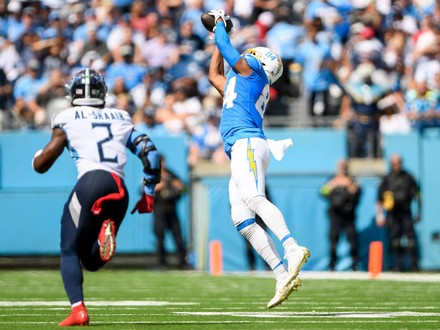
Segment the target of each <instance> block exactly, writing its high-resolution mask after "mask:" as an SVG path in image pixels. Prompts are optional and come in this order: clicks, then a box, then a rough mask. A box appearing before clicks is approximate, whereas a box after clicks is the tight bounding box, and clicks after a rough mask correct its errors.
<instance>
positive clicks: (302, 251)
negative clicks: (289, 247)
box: [285, 246, 310, 284]
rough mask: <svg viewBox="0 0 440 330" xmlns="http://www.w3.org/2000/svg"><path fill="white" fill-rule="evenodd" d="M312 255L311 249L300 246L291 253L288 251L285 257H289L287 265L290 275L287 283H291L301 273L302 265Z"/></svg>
mask: <svg viewBox="0 0 440 330" xmlns="http://www.w3.org/2000/svg"><path fill="white" fill-rule="evenodd" d="M309 257H310V251H309V249H307V248H305V247H303V246H298V247H297V248H296V249H295V250H293V251H292V252H290V253H286V255H285V258H286V259H287V266H288V272H289V277H288V280H287V282H286V284H290V283H289V282H290V281H293V280H294V279H295V278H296V277H297V276H298V274H299V271H300V270H301V267H302V266H303V265H304V264H305V263H306V261H307V259H309Z"/></svg>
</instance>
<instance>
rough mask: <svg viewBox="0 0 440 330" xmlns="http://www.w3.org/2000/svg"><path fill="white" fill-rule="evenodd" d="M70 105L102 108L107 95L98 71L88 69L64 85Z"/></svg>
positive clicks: (105, 85)
mask: <svg viewBox="0 0 440 330" xmlns="http://www.w3.org/2000/svg"><path fill="white" fill-rule="evenodd" d="M65 87H66V90H67V92H68V93H69V95H68V96H67V97H68V98H70V99H71V100H72V101H71V103H72V105H88V106H93V107H102V106H104V104H105V97H106V95H107V84H106V83H105V81H104V78H103V77H102V76H101V74H100V73H99V72H98V71H95V70H91V69H89V68H86V69H83V70H81V71H79V72H77V73H76V74H75V75H74V76H73V77H72V80H71V81H70V83H68V84H66V85H65Z"/></svg>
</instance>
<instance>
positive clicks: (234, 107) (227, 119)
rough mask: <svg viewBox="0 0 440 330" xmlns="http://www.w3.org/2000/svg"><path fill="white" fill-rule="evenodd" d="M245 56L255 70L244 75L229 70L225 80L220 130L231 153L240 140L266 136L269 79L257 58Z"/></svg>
mask: <svg viewBox="0 0 440 330" xmlns="http://www.w3.org/2000/svg"><path fill="white" fill-rule="evenodd" d="M245 59H246V60H247V61H248V63H249V65H250V67H251V68H252V69H253V70H254V71H253V72H252V74H251V75H250V76H247V77H243V76H241V75H239V74H237V73H236V72H235V71H234V70H230V71H229V73H228V75H227V79H226V86H225V91H224V93H225V97H224V99H223V110H222V116H221V121H220V133H221V135H222V138H223V141H224V143H225V152H226V154H228V155H229V153H230V150H231V148H232V145H233V144H234V143H235V141H237V140H238V139H242V138H247V137H261V138H263V139H265V138H266V137H265V135H264V132H263V118H264V113H265V111H266V106H267V103H268V102H269V95H270V94H269V82H268V80H267V77H266V73H265V72H264V70H263V67H262V65H261V63H260V62H259V61H258V60H257V59H256V58H254V57H252V56H245Z"/></svg>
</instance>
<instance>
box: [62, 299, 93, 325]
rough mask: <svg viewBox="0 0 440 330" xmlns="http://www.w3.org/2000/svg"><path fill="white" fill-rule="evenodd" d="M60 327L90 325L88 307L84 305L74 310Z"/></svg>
mask: <svg viewBox="0 0 440 330" xmlns="http://www.w3.org/2000/svg"><path fill="white" fill-rule="evenodd" d="M58 325H59V326H60V327H70V326H74V325H89V314H87V310H86V306H84V304H83V303H82V304H81V305H79V306H75V307H73V308H72V313H70V315H69V316H68V317H66V318H65V319H64V321H62V322H60V323H59V324H58Z"/></svg>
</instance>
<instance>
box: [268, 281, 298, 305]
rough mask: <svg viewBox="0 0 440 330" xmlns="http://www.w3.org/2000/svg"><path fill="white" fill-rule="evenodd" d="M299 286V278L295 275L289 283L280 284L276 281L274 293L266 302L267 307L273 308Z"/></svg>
mask: <svg viewBox="0 0 440 330" xmlns="http://www.w3.org/2000/svg"><path fill="white" fill-rule="evenodd" d="M300 286H301V279H300V278H299V277H296V278H295V279H294V280H293V281H291V282H290V284H287V283H285V284H281V283H277V289H276V291H275V295H274V296H273V298H272V299H271V300H270V301H269V303H268V304H267V308H274V307H276V306H279V305H281V304H282V303H283V302H284V301H286V300H287V298H289V296H290V294H291V293H292V292H293V291H297V290H298V289H299V287H300Z"/></svg>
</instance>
